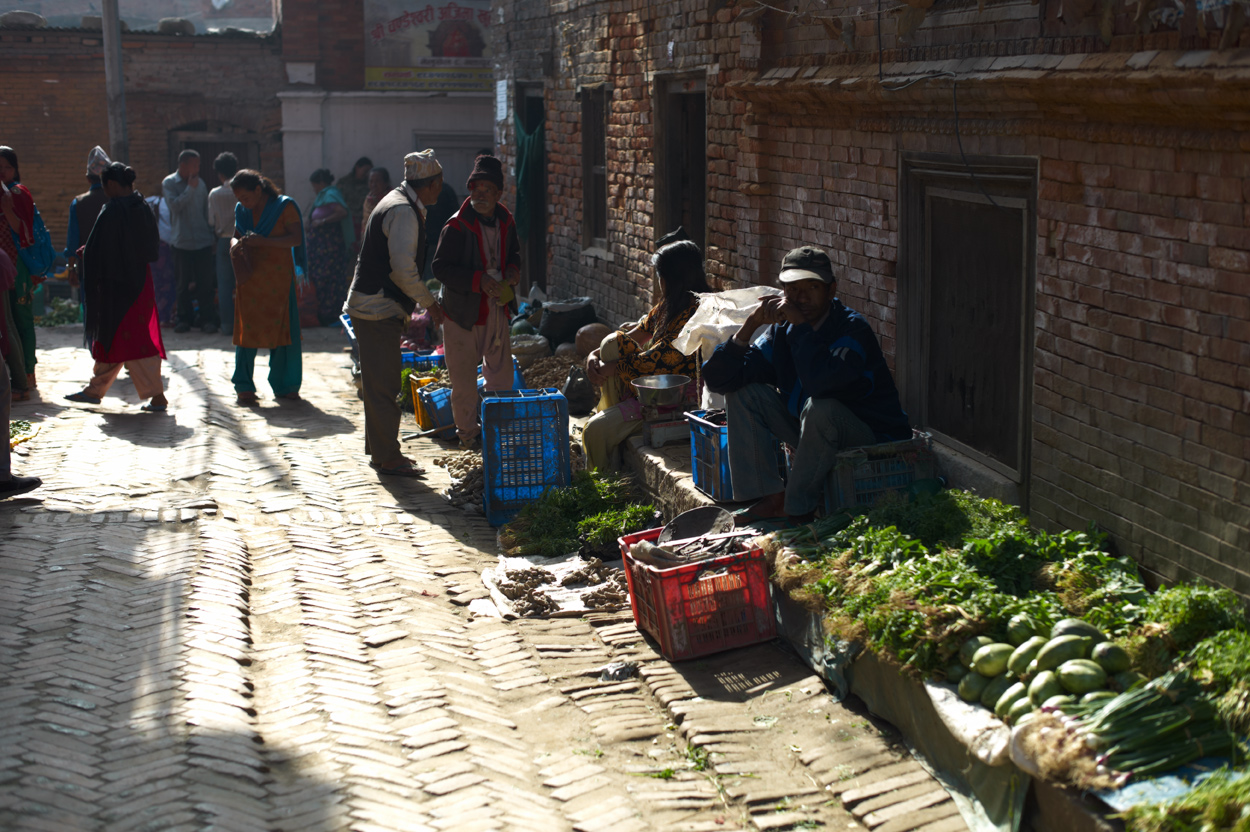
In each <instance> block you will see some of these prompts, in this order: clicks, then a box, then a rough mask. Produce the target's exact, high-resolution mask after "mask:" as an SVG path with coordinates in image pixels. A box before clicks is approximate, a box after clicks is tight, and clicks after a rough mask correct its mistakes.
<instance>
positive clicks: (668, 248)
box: [344, 150, 911, 522]
mask: <svg viewBox="0 0 1250 832" xmlns="http://www.w3.org/2000/svg"><path fill="white" fill-rule="evenodd" d="M466 184H467V187H468V190H469V197H468V198H467V199H466V200H465V202H464V204H463V205H461V207H460V210H459V211H458V212H457V213H456V214H455V216H454V217H452V218H451V219H450V220H449V221H448V223H447V225H446V226H445V227H444V229H443V231H442V233H441V234H440V235H439V237H438V242H437V244H436V248H435V251H434V255H433V261H432V262H433V272H434V276H435V277H436V278H437V279H438V280H439V281H440V282H441V284H442V285H441V289H440V292H439V296H438V297H437V298H436V297H435V296H434V295H433V294H432V293H431V292H430V290H429V288H428V287H427V285H426V284H425V283H424V282H423V281H422V280H421V279H420V276H421V272H420V264H421V263H422V262H424V258H425V256H426V252H427V250H428V248H429V246H430V242H429V240H430V235H429V233H428V230H427V224H428V214H427V212H428V206H429V205H430V204H431V203H432V201H433V200H435V199H437V195H438V194H439V192H440V190H441V188H442V165H441V164H440V163H439V162H438V160H437V159H436V158H435V157H434V152H433V151H429V150H427V151H423V152H420V153H412V154H409V155H408V156H407V157H406V159H405V166H404V182H403V184H402V185H400V186H399V187H398V188H396V189H395V190H393V191H391V192H389V193H388V194H386V196H384V197H383V198H382V199H381V200H379V201H378V203H377V205H376V207H375V208H374V209H373V210H372V212H371V213H370V215H369V217H368V220H367V222H366V225H365V228H364V232H363V241H362V245H361V251H360V257H359V259H358V261H357V264H356V271H355V275H354V278H353V281H352V286H351V291H350V294H349V296H348V300H347V304H346V305H345V307H344V309H345V311H346V312H347V313H348V314H349V315H350V317H351V320H352V323H353V327H354V330H355V333H356V338H357V340H358V343H359V349H360V365H361V376H362V381H363V389H362V396H363V398H364V409H365V433H366V437H365V447H366V452H367V453H369V455H370V457H371V464H372V466H373V467H374V468H375V469H376V470H378V471H379V472H380V473H383V474H388V475H398V476H420V475H421V474H422V473H423V472H422V471H421V468H420V466H418V465H417V464H416V463H415V462H414V461H413V460H411V459H409V458H407V457H405V456H404V455H403V453H402V450H401V448H400V444H399V441H398V429H399V421H400V411H399V406H398V405H397V404H396V398H397V395H398V393H399V378H400V368H401V359H400V352H399V340H400V335H401V333H402V331H403V328H404V325H405V321H406V320H407V318H408V317H409V316H410V315H411V314H412V313H413V312H414V310H416V309H417V307H418V306H419V307H421V308H423V309H424V310H426V311H427V312H428V313H429V314H431V315H432V316H433V318H434V319H435V321H436V322H438V323H441V324H442V327H443V342H444V350H445V353H446V363H447V370H448V375H449V376H450V378H451V387H452V390H451V397H452V412H453V416H454V418H455V425H456V432H457V434H458V436H459V438H460V442H461V446H462V447H465V448H470V447H474V446H476V445H477V444H478V443H479V442H480V427H479V425H478V424H477V402H478V392H477V385H476V383H475V371H476V369H477V367H478V365H479V364H480V366H481V373H482V376H483V377H484V388H485V389H486V390H488V391H494V390H507V389H510V388H511V386H512V361H511V348H510V336H509V330H508V322H509V317H510V315H511V314H512V313H514V312H515V305H516V300H515V291H514V287H516V286H517V284H518V283H519V282H520V276H521V275H520V262H521V260H520V251H519V243H518V241H517V236H516V227H515V224H514V222H513V219H512V215H511V214H510V213H509V212H508V210H507V209H506V208H505V207H504V206H503V205H501V204H500V203H499V198H500V196H501V195H502V192H503V184H504V182H503V171H502V166H501V165H500V163H499V160H498V159H496V158H495V157H493V156H488V155H483V156H479V157H478V159H477V161H476V162H475V165H474V169H473V173H472V174H471V175H470V177H469V180H468V182H467V183H466ZM652 265H653V267H654V269H655V277H656V283H657V289H658V291H657V293H656V294H657V297H658V300H657V302H656V303H655V305H654V306H653V307H652V308H651V309H650V311H649V312H648V313H647V314H646V316H644V317H643V318H642V319H641V320H640V321H638V322H637V323H634V324H631V325H628V326H626V327H624V328H622V329H621V330H619V331H617V332H614V333H612V334H610V335H608V336H607V337H606V338H604V340H603V341H602V343H601V344H600V346H599V348H598V349H596V350H594V351H593V352H592V353H591V354H590V355H589V356H588V358H587V359H586V373H587V376H588V377H589V379H590V380H591V381H592V382H593V383H594V384H595V385H596V386H597V387H600V388H601V389H602V398H601V400H600V403H599V408H598V412H597V413H596V414H595V415H594V416H593V417H592V418H591V419H590V420H589V421H588V422H587V423H586V425H585V427H584V430H583V443H584V446H585V450H586V455H587V463H588V464H589V466H590V467H592V468H597V469H611V468H614V467H616V466H618V465H619V461H620V457H619V448H620V445H621V443H622V442H623V441H624V440H625V439H627V438H628V437H629V436H631V435H633V434H635V433H637V432H639V431H640V430H641V429H642V427H643V424H642V418H643V413H642V408H641V406H640V404H639V402H638V400H637V398H636V397H634V396H633V395H632V391H631V389H630V384H631V382H633V381H634V380H636V379H638V378H640V377H642V376H647V375H655V374H681V375H689V376H693V375H695V372H696V369H698V367H697V362H698V357H697V356H695V355H685V354H683V353H682V352H680V351H679V350H677V349H676V347H675V346H674V342H675V340H676V339H677V336H678V335H679V334H680V332H681V331H682V329H683V327H684V326H685V325H686V323H687V322H688V321H689V320H690V318H691V317H692V316H693V315H694V313H695V311H696V310H697V308H698V304H699V296H700V295H701V294H704V293H707V292H710V291H711V287H710V286H709V285H708V282H707V277H706V273H705V269H704V262H703V253H702V251H701V250H700V248H699V246H698V245H697V244H696V243H694V242H693V241H691V240H689V239H686V238H685V235H684V234H682V233H681V232H680V229H679V230H678V232H675V233H674V234H672V235H669V236H668V237H665V238H662V239H661V240H660V246H659V248H658V250H657V251H656V253H655V255H654V256H653V258H652ZM778 280H779V282H780V283H781V288H782V294H780V295H775V296H770V297H766V298H765V299H764V300H763V301H762V302H761V303H760V305H759V306H758V308H756V309H755V310H754V311H753V312H752V313H751V314H750V316H749V317H748V318H747V320H746V322H745V323H744V324H743V325H742V327H741V328H740V330H739V331H738V332H737V333H736V334H735V335H734V336H733V337H732V338H731V339H729V340H728V341H727V342H726V343H724V344H722V345H721V346H720V347H718V348H717V349H716V350H715V352H714V353H713V354H712V356H711V357H710V358H709V359H708V360H707V361H706V362H705V363H704V364H703V366H702V368H701V369H702V377H703V379H704V380H705V382H706V384H707V387H708V389H709V390H711V391H712V392H714V393H721V394H724V395H725V397H726V401H727V411H728V412H727V418H728V433H729V449H728V450H729V460H730V469H731V478H732V482H733V491H734V498H735V500H737V501H749V502H752V503H753V505H752V506H751V508H750V509H748V510H747V511H746V512H745V516H746V517H747V518H748V519H763V518H772V517H787V518H789V519H790V520H792V521H794V522H807V521H808V520H810V519H811V517H812V516H813V514H814V513H815V510H816V508H817V504H818V501H819V500H820V494H821V492H822V489H823V485H824V479H825V477H826V476H827V474H828V472H829V471H830V470H831V469H832V467H833V465H834V463H835V456H836V454H837V453H839V452H840V451H842V450H845V449H846V448H850V447H856V446H861V445H869V444H874V443H877V442H887V441H896V440H902V439H908V438H910V436H911V428H910V426H909V423H908V418H907V414H906V413H905V412H904V411H903V408H902V405H901V403H900V399H899V394H898V389H897V387H896V386H895V384H894V379H893V376H892V375H891V373H890V369H889V367H888V365H887V364H886V361H885V357H884V355H883V354H882V351H881V347H880V344H879V343H878V341H877V338H876V335H875V334H874V333H873V331H872V328H871V327H870V326H869V324H868V321H867V319H865V318H864V316H863V315H861V314H859V313H857V312H855V311H853V310H852V309H850V308H849V307H847V306H845V305H844V304H843V303H842V302H841V301H840V300H839V299H838V297H837V292H836V287H837V283H836V280H835V275H834V267H833V263H832V261H831V260H830V258H829V256H828V254H827V253H826V252H824V251H822V250H821V249H818V248H815V247H811V246H803V247H799V248H796V249H794V250H793V251H791V252H789V253H788V254H787V255H786V257H785V259H784V260H783V261H782V267H781V272H780V274H779V277H778ZM757 333H762V334H759V335H758V337H757ZM753 338H754V339H755V340H752V339H753ZM777 443H784V444H786V445H789V446H791V447H793V448H794V450H795V452H794V454H793V455H792V458H793V460H794V461H793V464H792V466H791V468H790V470H789V472H788V476H787V477H786V479H785V480H784V481H783V480H782V478H781V474H780V473H779V471H778V465H777V457H776V447H777Z"/></svg>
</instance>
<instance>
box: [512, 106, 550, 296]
mask: <svg viewBox="0 0 1250 832" xmlns="http://www.w3.org/2000/svg"><path fill="white" fill-rule="evenodd" d="M518 92H519V93H520V94H519V95H518V96H517V98H518V100H519V101H520V102H521V106H520V107H518V108H517V109H518V112H519V114H520V121H521V127H522V129H523V130H524V131H525V132H526V133H527V134H528V135H529V136H531V137H533V139H532V141H531V142H530V143H528V145H527V148H526V150H527V156H526V159H525V160H524V164H525V169H526V175H525V177H524V178H525V182H524V187H525V194H524V195H521V194H520V193H519V190H518V202H519V203H521V205H519V206H518V207H520V208H522V209H523V210H524V211H525V214H526V218H525V220H526V221H525V222H524V223H523V225H524V227H525V231H526V233H525V237H524V239H522V240H521V248H522V256H523V258H524V262H525V268H524V275H525V285H523V286H522V287H521V289H522V293H526V292H528V291H529V289H530V287H531V286H537V287H539V288H540V289H542V290H544V291H546V289H547V149H546V139H545V137H544V136H545V133H546V130H545V126H546V122H547V108H546V104H545V102H544V99H543V88H542V87H541V86H539V85H533V86H530V85H522V86H521V87H519V88H518ZM520 163H521V160H518V164H520ZM519 174H520V170H519V169H518V175H519ZM521 185H522V183H521V182H520V180H519V179H518V182H517V187H518V189H519V188H520V187H521Z"/></svg>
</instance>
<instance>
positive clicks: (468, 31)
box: [365, 0, 493, 93]
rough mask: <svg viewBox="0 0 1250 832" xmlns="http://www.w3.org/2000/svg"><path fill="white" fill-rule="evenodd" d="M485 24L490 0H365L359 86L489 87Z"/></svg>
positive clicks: (424, 89) (463, 89)
mask: <svg viewBox="0 0 1250 832" xmlns="http://www.w3.org/2000/svg"><path fill="white" fill-rule="evenodd" d="M489 24H490V0H459V2H456V1H455V0H451V1H450V2H443V3H439V2H435V3H426V4H424V5H423V4H421V3H420V2H417V0H365V89H370V90H417V91H421V92H485V93H489V92H491V90H492V87H493V78H492V75H493V72H492V68H491V65H492V61H491V51H490V39H489V36H488V32H487V26H488V25H489Z"/></svg>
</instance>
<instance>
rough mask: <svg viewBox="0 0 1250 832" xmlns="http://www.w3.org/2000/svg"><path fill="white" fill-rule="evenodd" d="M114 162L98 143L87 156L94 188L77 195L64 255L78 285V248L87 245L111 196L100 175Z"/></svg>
mask: <svg viewBox="0 0 1250 832" xmlns="http://www.w3.org/2000/svg"><path fill="white" fill-rule="evenodd" d="M110 162H111V160H110V159H109V157H108V154H107V153H105V152H104V148H102V147H100V146H99V145H96V146H95V147H93V148H92V149H91V153H90V154H88V155H87V182H88V184H89V186H90V187H88V188H87V190H86V191H84V192H83V193H81V194H79V195H78V196H76V197H74V200H73V202H71V203H70V204H69V230H68V231H67V232H66V233H65V251H64V254H65V259H66V261H67V262H68V263H69V282H70V285H71V286H77V285H78V275H79V271H80V269H79V266H80V264H79V262H78V249H80V248H81V247H82V246H84V245H86V243H87V238H88V237H90V236H91V229H92V228H95V220H96V217H98V216H100V211H102V210H104V205H105V203H106V202H108V201H109V198H108V195H107V194H106V193H104V186H103V185H101V184H100V174H101V173H103V172H104V169H105V168H107V167H108V166H109V164H110Z"/></svg>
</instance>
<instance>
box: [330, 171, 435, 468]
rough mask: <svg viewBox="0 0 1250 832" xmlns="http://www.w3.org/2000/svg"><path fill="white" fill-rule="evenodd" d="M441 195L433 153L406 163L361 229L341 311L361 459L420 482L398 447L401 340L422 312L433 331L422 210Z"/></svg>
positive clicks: (432, 313) (372, 465)
mask: <svg viewBox="0 0 1250 832" xmlns="http://www.w3.org/2000/svg"><path fill="white" fill-rule="evenodd" d="M442 188H443V166H442V165H441V164H439V161H438V159H436V158H435V157H434V151H433V150H423V151H421V152H420V153H409V154H408V155H407V156H405V157H404V183H403V184H402V185H400V186H399V187H398V188H396V189H394V190H393V191H391V192H390V193H388V194H387V195H386V196H384V197H382V199H381V200H380V201H379V202H378V205H377V207H376V208H374V209H373V213H371V214H370V215H369V221H368V222H367V223H366V224H365V229H364V239H363V241H362V242H361V244H360V257H359V259H357V261H356V274H355V276H354V277H353V278H352V285H351V288H350V289H349V290H348V292H347V303H345V304H344V305H343V311H344V312H346V313H347V314H348V315H350V316H351V319H352V328H353V330H355V332H356V343H357V346H358V349H359V351H360V380H361V397H362V398H363V399H364V403H365V453H367V454H369V457H370V462H369V465H370V467H372V468H373V469H374V470H375V471H377V472H378V473H380V474H387V475H390V476H399V477H419V476H421V475H422V474H424V473H425V471H424V470H423V469H422V468H421V467H420V466H418V465H416V464H415V463H413V461H412V460H411V459H408V458H407V457H405V456H404V455H403V452H402V451H401V450H400V447H399V418H400V415H399V405H398V404H397V403H396V399H397V398H398V397H399V382H400V374H401V372H402V370H403V363H402V359H401V358H400V351H399V350H400V347H399V340H400V336H401V335H403V332H404V329H405V328H406V327H407V325H408V319H409V316H411V315H412V312H413V310H415V309H416V308H417V304H420V305H421V306H422V307H423V308H424V309H427V310H429V312H430V315H431V317H433V319H434V322H435V324H438V323H440V322H441V321H442V317H443V316H442V310H441V309H440V308H439V305H438V301H437V300H435V299H434V296H433V295H431V294H430V290H429V289H427V288H426V286H425V283H423V282H422V281H421V266H422V264H424V263H425V250H426V245H427V237H426V232H425V211H426V206H427V205H430V204H432V203H433V202H434V200H436V199H438V194H439V191H441V190H442Z"/></svg>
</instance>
